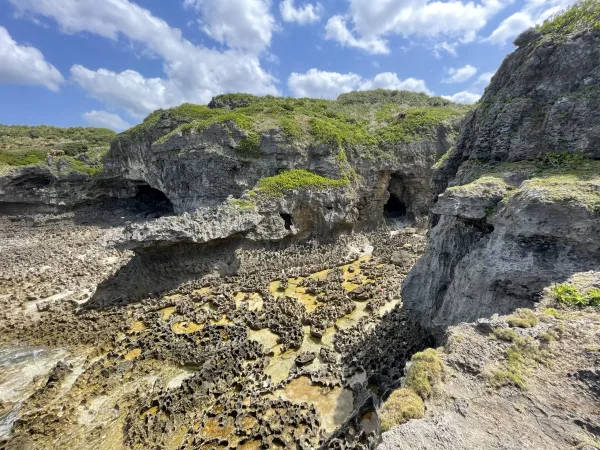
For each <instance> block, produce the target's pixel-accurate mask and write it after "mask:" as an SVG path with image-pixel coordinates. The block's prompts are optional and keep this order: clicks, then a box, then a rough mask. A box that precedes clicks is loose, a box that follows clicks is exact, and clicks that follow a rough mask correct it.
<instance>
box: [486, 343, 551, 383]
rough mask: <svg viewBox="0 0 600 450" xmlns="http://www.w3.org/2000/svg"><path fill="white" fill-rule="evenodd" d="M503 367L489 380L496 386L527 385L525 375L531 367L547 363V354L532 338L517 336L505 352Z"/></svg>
mask: <svg viewBox="0 0 600 450" xmlns="http://www.w3.org/2000/svg"><path fill="white" fill-rule="evenodd" d="M505 358H506V360H505V361H504V364H503V368H501V369H499V370H496V371H495V372H494V373H493V374H492V377H491V382H492V384H493V385H494V386H496V387H501V386H507V385H513V386H516V387H518V388H519V389H525V388H526V387H527V381H526V379H527V375H528V374H529V371H530V370H531V368H532V367H537V366H538V365H539V364H548V363H549V354H548V353H547V351H545V350H542V349H541V348H540V346H539V344H538V342H536V341H535V340H534V339H532V338H531V337H529V336H527V337H524V338H520V337H517V338H516V339H514V340H513V341H512V344H511V345H510V347H508V349H507V350H506V353H505Z"/></svg>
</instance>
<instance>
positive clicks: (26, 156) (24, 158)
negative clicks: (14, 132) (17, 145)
mask: <svg viewBox="0 0 600 450" xmlns="http://www.w3.org/2000/svg"><path fill="white" fill-rule="evenodd" d="M45 160H46V152H44V151H41V150H33V149H30V150H0V165H7V166H28V165H31V164H39V163H41V162H44V161H45Z"/></svg>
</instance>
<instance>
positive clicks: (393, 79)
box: [360, 72, 433, 95]
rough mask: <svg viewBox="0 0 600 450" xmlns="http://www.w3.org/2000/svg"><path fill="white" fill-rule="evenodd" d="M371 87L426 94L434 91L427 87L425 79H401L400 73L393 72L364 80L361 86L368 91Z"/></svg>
mask: <svg viewBox="0 0 600 450" xmlns="http://www.w3.org/2000/svg"><path fill="white" fill-rule="evenodd" d="M369 89H395V90H398V91H413V92H425V93H426V94H429V95H433V92H431V91H430V90H429V89H427V85H426V84H425V81H424V80H419V79H416V78H407V79H406V80H401V79H399V78H398V75H396V74H395V73H392V72H384V73H380V74H379V75H376V76H375V78H373V79H372V80H366V81H364V82H363V83H362V84H361V86H360V90H364V91H366V90H369Z"/></svg>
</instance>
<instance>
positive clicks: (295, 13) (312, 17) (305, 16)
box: [279, 0, 323, 25]
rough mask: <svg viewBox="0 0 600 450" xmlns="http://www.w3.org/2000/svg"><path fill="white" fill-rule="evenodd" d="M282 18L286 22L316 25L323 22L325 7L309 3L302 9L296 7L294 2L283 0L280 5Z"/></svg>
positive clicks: (292, 0)
mask: <svg viewBox="0 0 600 450" xmlns="http://www.w3.org/2000/svg"><path fill="white" fill-rule="evenodd" d="M279 12H280V13H281V18H282V19H283V20H284V21H285V22H296V23H299V24H301V25H306V24H309V23H315V22H318V21H319V20H321V14H322V13H323V7H322V6H321V4H320V3H316V4H314V5H313V4H312V3H308V4H306V5H304V6H302V7H298V8H297V7H296V6H294V0H283V1H282V2H281V3H280V4H279Z"/></svg>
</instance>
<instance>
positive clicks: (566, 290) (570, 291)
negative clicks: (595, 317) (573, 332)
mask: <svg viewBox="0 0 600 450" xmlns="http://www.w3.org/2000/svg"><path fill="white" fill-rule="evenodd" d="M552 294H553V295H554V298H555V299H556V300H557V301H558V302H559V303H562V304H564V305H567V306H572V307H579V308H585V307H586V306H595V307H596V308H600V289H598V288H590V289H588V291H587V292H586V293H585V294H584V293H583V292H581V291H580V290H579V289H577V288H576V287H575V286H573V285H572V284H568V283H561V284H557V285H556V286H554V287H553V288H552Z"/></svg>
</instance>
